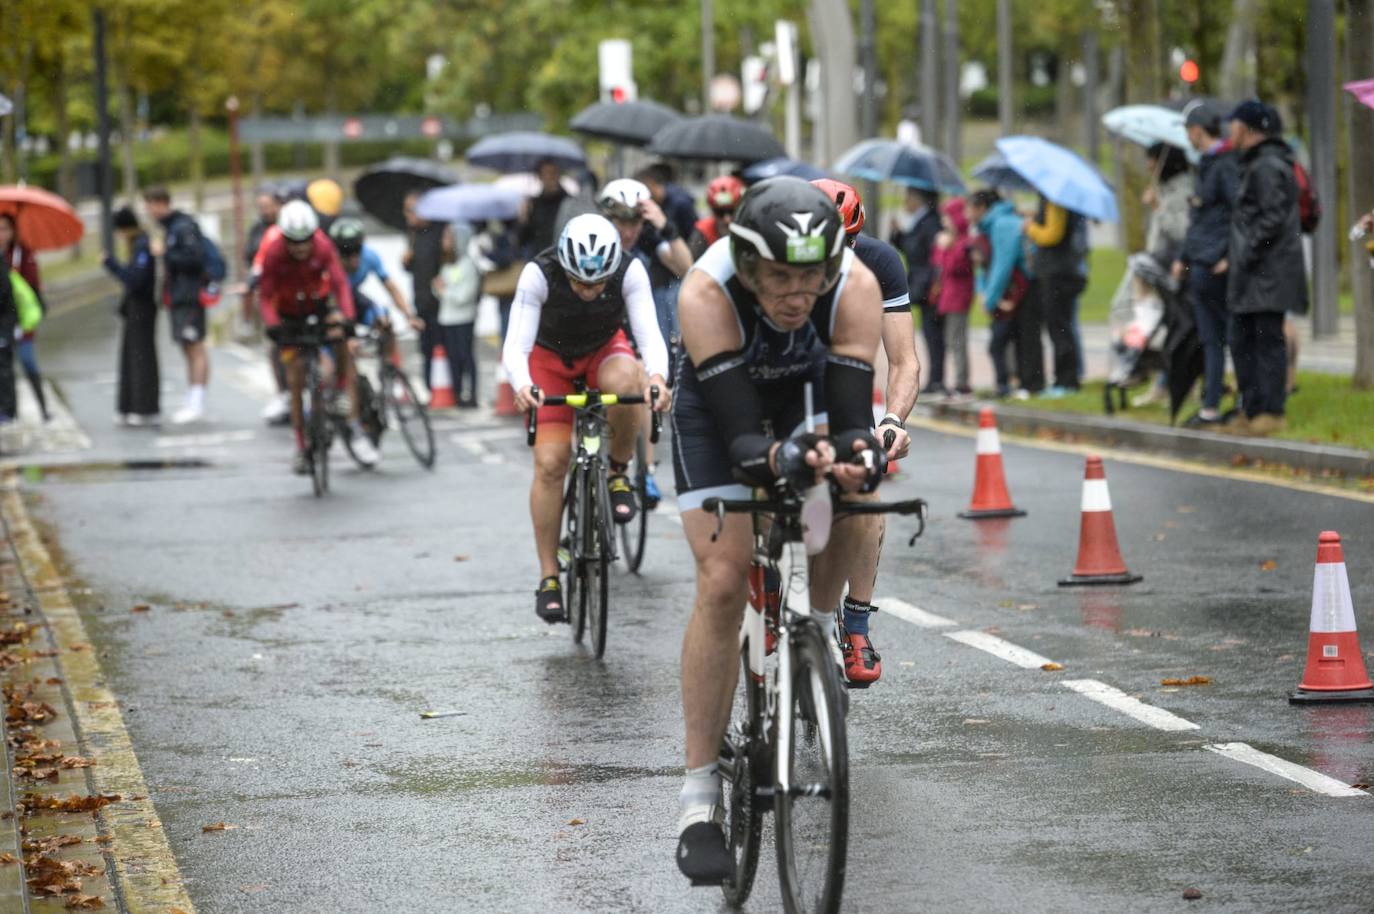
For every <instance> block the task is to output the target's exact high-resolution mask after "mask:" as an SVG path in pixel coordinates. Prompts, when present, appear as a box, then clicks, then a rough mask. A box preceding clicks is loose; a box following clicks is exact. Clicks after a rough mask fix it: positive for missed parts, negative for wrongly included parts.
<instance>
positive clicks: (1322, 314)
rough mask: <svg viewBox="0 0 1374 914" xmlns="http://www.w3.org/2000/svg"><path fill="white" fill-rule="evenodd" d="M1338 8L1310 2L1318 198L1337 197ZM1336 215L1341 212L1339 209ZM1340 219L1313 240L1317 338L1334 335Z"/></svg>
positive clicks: (1328, 222) (1310, 105) (1310, 92)
mask: <svg viewBox="0 0 1374 914" xmlns="http://www.w3.org/2000/svg"><path fill="white" fill-rule="evenodd" d="M1335 69H1336V4H1335V2H1334V0H1308V3H1307V113H1308V117H1309V118H1310V121H1309V124H1310V127H1311V136H1312V142H1311V148H1310V152H1311V154H1312V185H1313V189H1314V190H1315V191H1316V192H1317V199H1318V200H1330V201H1332V202H1333V203H1334V201H1335V199H1336V72H1335ZM1332 211H1333V212H1334V211H1335V207H1334V205H1333V206H1332ZM1336 231H1337V229H1336V220H1335V219H1334V218H1327V219H1323V220H1322V224H1321V225H1319V226H1317V230H1316V232H1315V233H1314V234H1313V236H1312V298H1313V301H1312V335H1313V336H1331V335H1333V334H1335V333H1336V331H1337V330H1338V329H1339V326H1340V314H1339V312H1338V311H1337V297H1336V283H1337V267H1336Z"/></svg>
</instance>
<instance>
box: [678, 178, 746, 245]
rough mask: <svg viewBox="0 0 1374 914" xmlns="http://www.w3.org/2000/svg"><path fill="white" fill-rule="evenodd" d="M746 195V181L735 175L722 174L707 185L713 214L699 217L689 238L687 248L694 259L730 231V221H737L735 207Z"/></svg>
mask: <svg viewBox="0 0 1374 914" xmlns="http://www.w3.org/2000/svg"><path fill="white" fill-rule="evenodd" d="M743 196H744V182H743V181H741V180H740V179H739V178H736V177H735V176H734V175H721V176H720V177H719V178H715V179H713V180H712V181H711V183H710V184H707V185H706V205H707V206H709V207H711V215H709V216H706V217H704V218H702V219H698V220H697V222H696V225H695V226H694V227H693V230H692V237H691V238H689V239H687V249H688V250H689V251H691V252H692V260H693V262H695V261H696V259H697V258H698V257H700V256H701V255H702V254H705V253H706V249H707V248H709V247H710V246H711V245H713V244H715V243H716V242H717V241H719V240H720V239H722V238H724V237H725V236H726V235H728V234H729V233H730V223H731V222H734V221H735V208H736V207H737V206H739V201H740V199H741V198H742V197H743Z"/></svg>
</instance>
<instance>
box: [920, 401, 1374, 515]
mask: <svg viewBox="0 0 1374 914" xmlns="http://www.w3.org/2000/svg"><path fill="white" fill-rule="evenodd" d="M906 424H907V425H908V426H915V427H916V428H923V429H925V430H926V431H931V432H939V433H941V434H946V435H958V436H960V437H962V438H972V437H974V436H976V435H977V434H978V429H977V428H976V427H975V426H971V425H963V424H962V423H958V422H949V421H946V420H942V419H932V418H929V417H927V416H911V417H909V418H908V419H907V420H906ZM1000 434H1001V437H1002V440H1003V441H1012V442H1014V443H1016V444H1019V445H1022V446H1024V447H1033V448H1039V449H1040V450H1042V451H1058V452H1060V453H1063V454H1081V455H1084V456H1086V455H1088V454H1097V455H1099V456H1102V457H1108V458H1110V459H1112V460H1119V461H1121V462H1122V463H1133V464H1137V465H1139V466H1147V467H1154V468H1156V469H1160V470H1172V471H1173V472H1175V473H1191V474H1193V475H1194V476H1210V477H1213V478H1215V479H1233V480H1236V481H1238V482H1255V483H1259V484H1261V485H1266V486H1277V487H1278V488H1281V489H1292V490H1294V491H1297V492H1307V493H1309V494H1313V495H1329V496H1331V497H1332V498H1344V499H1347V500H1349V501H1359V502H1364V503H1366V504H1374V492H1357V491H1354V490H1351V489H1340V488H1336V487H1335V486H1324V485H1319V484H1318V483H1314V482H1304V481H1303V480H1301V479H1283V478H1282V477H1277V476H1270V475H1268V474H1265V473H1261V472H1259V471H1257V470H1245V469H1236V468H1234V467H1221V466H1215V465H1212V464H1207V463H1198V462H1196V461H1192V460H1183V459H1181V458H1177V457H1164V456H1161V455H1158V454H1142V453H1140V452H1138V451H1126V450H1121V449H1120V448H1110V447H1099V446H1097V445H1093V444H1070V443H1068V442H1064V441H1046V440H1044V439H1042V438H1032V437H1029V436H1026V435H1017V434H1015V433H1012V432H1000Z"/></svg>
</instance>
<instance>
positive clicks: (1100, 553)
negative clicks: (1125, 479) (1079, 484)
mask: <svg viewBox="0 0 1374 914" xmlns="http://www.w3.org/2000/svg"><path fill="white" fill-rule="evenodd" d="M1139 580H1141V576H1140V575H1138V574H1131V573H1130V572H1129V571H1127V570H1126V562H1125V560H1124V559H1122V558H1121V547H1120V546H1118V545H1117V542H1116V524H1115V522H1113V521H1112V496H1111V495H1110V494H1109V493H1108V492H1107V474H1106V473H1105V472H1104V471H1103V470H1102V458H1101V457H1097V456H1092V457H1089V458H1088V462H1087V466H1086V467H1085V468H1084V470H1083V521H1082V525H1081V526H1080V528H1079V533H1078V561H1077V562H1076V563H1075V564H1074V566H1073V574H1072V575H1070V576H1069V577H1067V578H1064V579H1063V580H1061V581H1060V582H1059V585H1060V586H1061V587H1068V586H1070V585H1074V584H1134V583H1135V582H1136V581H1139Z"/></svg>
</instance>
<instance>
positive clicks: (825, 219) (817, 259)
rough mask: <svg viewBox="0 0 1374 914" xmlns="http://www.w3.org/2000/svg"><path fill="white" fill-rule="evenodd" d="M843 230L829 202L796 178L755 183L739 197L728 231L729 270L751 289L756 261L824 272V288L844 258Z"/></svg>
mask: <svg viewBox="0 0 1374 914" xmlns="http://www.w3.org/2000/svg"><path fill="white" fill-rule="evenodd" d="M844 251H845V235H844V224H843V223H842V222H841V220H840V213H839V211H838V210H837V209H836V208H835V204H834V203H833V202H831V200H830V197H829V196H828V195H827V194H826V193H825V191H823V190H821V189H820V188H818V187H814V186H812V185H811V184H810V183H808V182H806V181H803V180H802V179H801V178H794V177H790V176H782V177H777V178H769V179H768V180H766V181H760V182H759V183H757V184H755V185H754V186H753V187H751V188H749V191H748V192H747V193H746V194H745V195H744V199H743V200H741V201H740V204H739V207H738V208H737V209H736V210H735V221H734V222H733V223H731V225H730V253H731V256H732V257H733V258H734V261H735V269H736V270H737V271H738V272H739V274H740V277H741V278H742V279H743V280H744V281H745V283H746V284H747V285H749V286H751V287H755V286H756V285H757V284H756V281H755V279H754V276H755V273H756V271H757V269H758V264H759V261H761V260H772V261H775V262H777V263H780V264H786V265H789V266H814V265H817V264H823V265H824V266H825V277H826V283H827V287H828V285H829V283H831V282H833V281H834V279H835V277H836V276H838V275H839V271H840V263H841V261H842V259H843V257H844Z"/></svg>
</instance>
